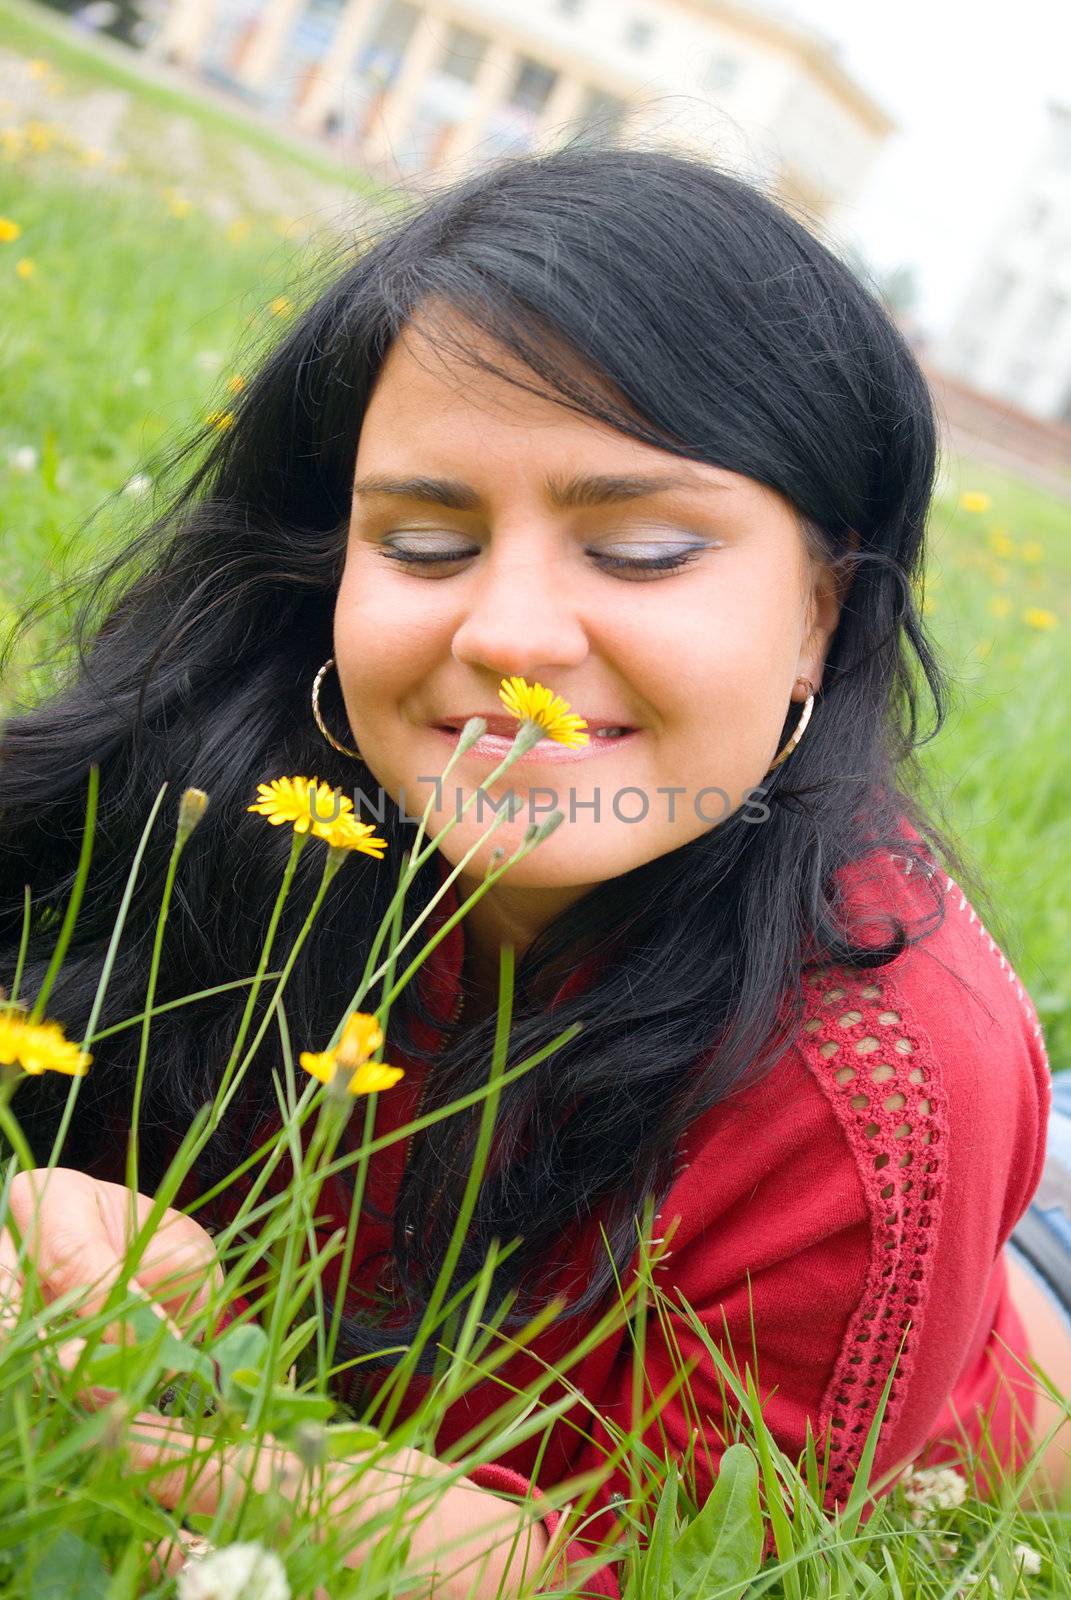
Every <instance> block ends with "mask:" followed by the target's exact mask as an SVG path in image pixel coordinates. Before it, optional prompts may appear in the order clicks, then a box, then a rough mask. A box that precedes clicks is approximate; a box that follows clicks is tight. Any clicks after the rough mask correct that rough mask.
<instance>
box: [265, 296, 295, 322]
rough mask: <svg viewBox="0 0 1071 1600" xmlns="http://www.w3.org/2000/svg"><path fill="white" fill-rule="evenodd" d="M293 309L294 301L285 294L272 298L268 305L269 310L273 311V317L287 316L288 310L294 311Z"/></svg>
mask: <svg viewBox="0 0 1071 1600" xmlns="http://www.w3.org/2000/svg"><path fill="white" fill-rule="evenodd" d="M293 309H294V302H293V301H292V300H288V299H287V298H286V295H285V294H280V295H276V297H275V299H274V300H272V301H271V303H270V304H269V306H268V310H269V311H270V312H271V314H272V316H273V317H285V316H286V313H287V312H288V311H293Z"/></svg>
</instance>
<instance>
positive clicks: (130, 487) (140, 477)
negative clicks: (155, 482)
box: [123, 472, 152, 495]
mask: <svg viewBox="0 0 1071 1600" xmlns="http://www.w3.org/2000/svg"><path fill="white" fill-rule="evenodd" d="M151 488H152V479H151V478H150V477H149V475H148V473H146V472H135V474H134V476H133V477H132V478H130V479H128V480H127V482H126V483H124V485H123V493H124V494H134V495H142V494H148V492H149V490H150V489H151Z"/></svg>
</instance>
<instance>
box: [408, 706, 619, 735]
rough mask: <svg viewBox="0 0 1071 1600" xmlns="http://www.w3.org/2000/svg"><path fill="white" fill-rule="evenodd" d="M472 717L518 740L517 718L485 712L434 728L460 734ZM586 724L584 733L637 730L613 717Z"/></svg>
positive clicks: (490, 730) (492, 730) (452, 719)
mask: <svg viewBox="0 0 1071 1600" xmlns="http://www.w3.org/2000/svg"><path fill="white" fill-rule="evenodd" d="M472 717H482V718H483V720H484V721H485V722H486V724H487V731H488V733H495V734H498V735H500V736H501V737H502V738H505V739H514V738H516V736H517V730H518V728H519V727H520V723H519V722H518V721H517V719H516V717H503V716H496V715H495V714H494V713H492V714H490V715H488V714H487V713H485V712H483V711H470V712H469V715H468V716H467V717H444V718H443V719H442V721H441V722H436V723H433V724H432V726H433V727H436V728H443V729H448V730H449V731H450V732H452V733H460V731H461V729H462V728H463V727H464V726H465V724H466V722H468V721H469V720H470V718H472ZM585 723H586V726H585V728H584V729H583V730H582V731H584V732H587V733H596V732H597V731H598V729H599V728H624V730H625V732H626V733H634V732H635V729H634V728H632V727H631V726H630V725H629V724H628V723H627V722H623V721H621V722H615V721H614V719H613V718H612V717H604V718H600V719H594V718H587V719H585Z"/></svg>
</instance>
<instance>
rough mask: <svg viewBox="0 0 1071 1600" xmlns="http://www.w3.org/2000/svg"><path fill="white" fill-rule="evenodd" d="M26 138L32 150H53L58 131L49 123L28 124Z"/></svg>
mask: <svg viewBox="0 0 1071 1600" xmlns="http://www.w3.org/2000/svg"><path fill="white" fill-rule="evenodd" d="M25 132H26V137H27V139H29V141H30V149H31V150H36V151H38V152H43V151H45V150H51V148H52V146H53V144H55V142H56V130H55V128H52V127H50V126H49V124H48V123H47V122H28V123H27V124H26V129H25Z"/></svg>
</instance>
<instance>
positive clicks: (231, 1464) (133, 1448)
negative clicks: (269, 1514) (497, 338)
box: [127, 1412, 305, 1516]
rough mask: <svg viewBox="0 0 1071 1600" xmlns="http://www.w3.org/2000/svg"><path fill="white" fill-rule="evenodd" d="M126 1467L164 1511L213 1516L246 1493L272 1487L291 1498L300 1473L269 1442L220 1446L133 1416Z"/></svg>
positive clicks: (155, 1418) (170, 1423)
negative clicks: (142, 1476) (140, 1477)
mask: <svg viewBox="0 0 1071 1600" xmlns="http://www.w3.org/2000/svg"><path fill="white" fill-rule="evenodd" d="M127 1449H128V1452H129V1457H130V1465H131V1467H132V1469H133V1470H134V1471H135V1472H138V1473H144V1474H145V1477H146V1482H145V1485H144V1487H145V1489H146V1490H147V1492H148V1493H149V1494H151V1495H152V1497H153V1499H154V1500H157V1501H159V1503H160V1504H161V1505H164V1506H167V1507H168V1508H169V1509H170V1510H176V1509H177V1508H178V1507H179V1506H181V1507H182V1510H183V1513H184V1514H187V1515H188V1514H189V1513H190V1512H197V1513H200V1514H201V1515H204V1516H213V1515H215V1513H216V1511H217V1510H218V1508H219V1507H220V1505H221V1504H224V1503H226V1504H227V1505H229V1506H232V1507H233V1506H235V1505H237V1504H238V1502H239V1501H240V1500H241V1499H242V1497H243V1496H244V1495H246V1494H248V1493H249V1492H250V1490H252V1491H253V1492H254V1493H257V1494H266V1493H267V1492H268V1490H269V1489H271V1488H275V1489H278V1490H280V1491H281V1492H283V1493H284V1494H287V1495H288V1496H290V1497H292V1496H293V1494H294V1492H295V1491H296V1489H297V1487H298V1484H299V1483H300V1481H301V1478H302V1477H303V1476H304V1474H305V1468H304V1466H303V1465H302V1463H301V1461H300V1460H299V1459H298V1458H297V1457H296V1456H294V1455H292V1454H291V1453H290V1452H289V1451H287V1450H285V1449H283V1448H282V1446H280V1445H278V1444H276V1443H275V1441H274V1440H270V1439H268V1440H263V1441H256V1442H254V1441H250V1443H249V1444H247V1445H234V1444H228V1445H220V1444H219V1442H218V1440H216V1439H214V1438H213V1436H212V1435H211V1434H196V1433H193V1432H191V1430H190V1429H188V1428H186V1427H183V1426H182V1424H181V1423H179V1422H178V1421H177V1420H176V1419H174V1418H172V1417H161V1416H160V1415H158V1414H154V1413H152V1412H139V1413H138V1415H137V1416H136V1417H134V1419H133V1420H132V1422H131V1425H130V1433H129V1436H128V1439H127Z"/></svg>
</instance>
